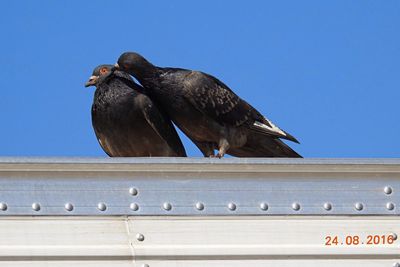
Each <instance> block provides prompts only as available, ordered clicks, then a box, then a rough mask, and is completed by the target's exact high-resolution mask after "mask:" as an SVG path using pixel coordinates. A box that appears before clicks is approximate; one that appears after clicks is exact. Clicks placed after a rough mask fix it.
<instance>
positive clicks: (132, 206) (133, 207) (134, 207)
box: [129, 203, 139, 211]
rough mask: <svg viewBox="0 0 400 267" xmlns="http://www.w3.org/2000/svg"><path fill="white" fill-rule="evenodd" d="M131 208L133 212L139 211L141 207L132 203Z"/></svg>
mask: <svg viewBox="0 0 400 267" xmlns="http://www.w3.org/2000/svg"><path fill="white" fill-rule="evenodd" d="M129 207H130V208H131V210H133V211H137V210H138V209H139V205H138V204H136V203H131V205H130V206H129Z"/></svg>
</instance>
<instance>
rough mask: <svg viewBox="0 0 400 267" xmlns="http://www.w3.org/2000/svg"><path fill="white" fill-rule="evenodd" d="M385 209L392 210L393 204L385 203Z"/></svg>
mask: <svg viewBox="0 0 400 267" xmlns="http://www.w3.org/2000/svg"><path fill="white" fill-rule="evenodd" d="M386 208H387V209H388V210H394V204H393V203H392V202H388V203H386Z"/></svg>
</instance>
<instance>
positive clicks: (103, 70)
mask: <svg viewBox="0 0 400 267" xmlns="http://www.w3.org/2000/svg"><path fill="white" fill-rule="evenodd" d="M107 72H108V70H107V68H101V69H100V74H106V73H107Z"/></svg>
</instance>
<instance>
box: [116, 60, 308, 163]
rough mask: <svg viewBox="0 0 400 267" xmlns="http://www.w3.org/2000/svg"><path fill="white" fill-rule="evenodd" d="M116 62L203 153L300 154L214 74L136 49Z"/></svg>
mask: <svg viewBox="0 0 400 267" xmlns="http://www.w3.org/2000/svg"><path fill="white" fill-rule="evenodd" d="M115 67H116V68H117V69H119V70H122V71H125V72H127V73H129V74H131V75H132V76H134V77H135V78H136V79H137V80H138V81H139V82H140V83H141V84H142V85H143V86H144V87H145V88H146V89H147V90H148V92H149V94H150V96H151V97H152V98H153V99H154V100H155V101H157V102H158V103H160V104H161V105H162V107H163V108H164V109H165V110H166V111H167V113H168V115H169V116H170V118H171V119H172V120H173V121H174V123H175V124H176V125H177V126H178V127H179V128H180V129H181V130H182V131H183V132H184V133H185V134H186V135H187V136H188V137H189V138H190V139H191V140H192V141H193V142H194V143H195V144H196V145H197V147H198V148H199V149H200V150H201V151H202V153H203V155H204V156H205V157H214V149H216V150H217V151H218V153H217V155H216V156H217V157H223V156H224V154H225V153H228V154H230V155H233V156H238V157H301V156H300V155H299V154H297V153H296V152H295V151H294V150H292V149H291V148H290V147H289V146H287V145H286V144H285V143H283V142H282V141H281V140H280V138H282V139H287V140H291V141H293V142H296V143H298V141H297V140H296V138H294V137H293V136H292V135H290V134H289V133H287V132H285V131H283V130H282V129H280V128H279V127H277V126H276V125H274V124H273V123H272V122H271V121H270V120H268V119H267V118H266V117H264V116H263V115H262V114H261V113H260V112H258V111H257V110H256V109H255V108H253V107H252V106H251V105H250V104H248V103H247V102H246V101H244V100H243V99H241V98H240V97H239V96H237V95H236V94H235V93H234V92H233V91H232V90H231V89H230V88H229V87H228V86H226V85H225V84H224V83H223V82H221V81H220V80H218V79H217V78H215V77H213V76H211V75H209V74H206V73H203V72H200V71H192V70H187V69H180V68H162V67H157V66H155V65H153V64H151V63H150V62H149V61H147V60H146V59H145V58H144V57H143V56H141V55H139V54H138V53H134V52H126V53H123V54H122V55H121V56H120V57H119V59H118V63H117V64H116V65H115Z"/></svg>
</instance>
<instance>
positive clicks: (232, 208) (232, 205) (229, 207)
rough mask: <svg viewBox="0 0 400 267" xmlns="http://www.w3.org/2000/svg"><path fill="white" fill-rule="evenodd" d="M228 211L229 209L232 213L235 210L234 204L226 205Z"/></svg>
mask: <svg viewBox="0 0 400 267" xmlns="http://www.w3.org/2000/svg"><path fill="white" fill-rule="evenodd" d="M228 209H230V210H231V211H234V210H236V204H235V203H232V202H231V203H229V204H228Z"/></svg>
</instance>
